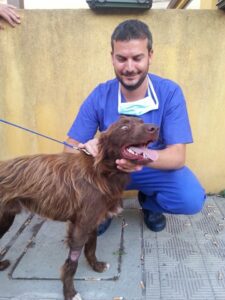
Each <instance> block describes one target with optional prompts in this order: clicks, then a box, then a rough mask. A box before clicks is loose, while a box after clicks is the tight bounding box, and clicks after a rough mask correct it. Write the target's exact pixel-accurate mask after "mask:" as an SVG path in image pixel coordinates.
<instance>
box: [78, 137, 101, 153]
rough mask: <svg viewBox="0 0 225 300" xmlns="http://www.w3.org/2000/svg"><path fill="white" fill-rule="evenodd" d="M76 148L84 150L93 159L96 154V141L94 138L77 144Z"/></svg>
mask: <svg viewBox="0 0 225 300" xmlns="http://www.w3.org/2000/svg"><path fill="white" fill-rule="evenodd" d="M78 148H80V149H86V150H87V151H88V152H89V153H90V154H91V155H92V156H94V157H95V156H97V154H98V139H97V138H94V139H92V140H89V141H88V142H87V143H85V144H82V143H79V144H78Z"/></svg>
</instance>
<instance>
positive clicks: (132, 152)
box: [127, 148, 135, 154]
mask: <svg viewBox="0 0 225 300" xmlns="http://www.w3.org/2000/svg"><path fill="white" fill-rule="evenodd" d="M127 151H128V152H129V153H131V154H135V152H134V151H133V150H131V149H130V148H128V149H127Z"/></svg>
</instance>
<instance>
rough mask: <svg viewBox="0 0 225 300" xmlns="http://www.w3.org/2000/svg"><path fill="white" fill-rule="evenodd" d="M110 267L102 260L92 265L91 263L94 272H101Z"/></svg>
mask: <svg viewBox="0 0 225 300" xmlns="http://www.w3.org/2000/svg"><path fill="white" fill-rule="evenodd" d="M109 268H110V264H107V263H105V262H103V261H97V262H96V263H95V264H94V265H93V269H94V271H96V272H99V273H102V272H104V271H107V270H108V269H109Z"/></svg>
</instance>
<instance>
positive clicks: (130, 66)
mask: <svg viewBox="0 0 225 300" xmlns="http://www.w3.org/2000/svg"><path fill="white" fill-rule="evenodd" d="M133 70H134V63H133V61H132V60H131V59H128V60H127V62H126V71H128V72H132V71H133Z"/></svg>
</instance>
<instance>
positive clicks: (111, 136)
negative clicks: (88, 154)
mask: <svg viewBox="0 0 225 300" xmlns="http://www.w3.org/2000/svg"><path fill="white" fill-rule="evenodd" d="M158 133H159V128H158V127H157V126H156V125H153V124H145V123H144V122H143V121H142V120H141V119H140V118H137V117H127V116H121V117H120V119H119V120H118V121H117V122H115V123H113V124H112V125H111V126H110V127H109V128H108V129H107V130H106V131H105V132H103V133H101V135H100V138H99V151H100V156H101V158H102V159H111V160H116V159H121V158H125V159H127V160H130V161H133V162H137V163H138V164H146V163H147V162H148V161H153V160H155V159H156V155H155V152H154V151H151V150H150V149H148V148H147V145H148V144H149V143H151V142H154V141H156V140H157V138H158Z"/></svg>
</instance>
